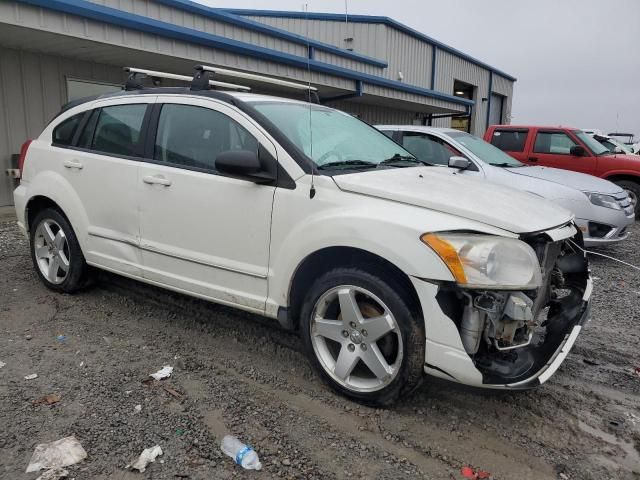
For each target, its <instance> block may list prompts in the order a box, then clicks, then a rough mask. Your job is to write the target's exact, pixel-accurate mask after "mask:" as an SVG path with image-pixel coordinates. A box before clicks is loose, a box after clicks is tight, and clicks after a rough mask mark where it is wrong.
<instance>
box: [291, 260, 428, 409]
mask: <svg viewBox="0 0 640 480" xmlns="http://www.w3.org/2000/svg"><path fill="white" fill-rule="evenodd" d="M384 278H385V279H383V278H382V276H379V275H376V274H372V273H369V272H367V271H364V270H361V269H359V268H337V269H335V270H331V271H329V272H327V273H325V274H324V275H322V276H320V277H319V278H318V279H317V280H316V281H315V282H314V283H313V285H312V286H311V288H310V290H309V293H308V294H307V296H306V298H305V300H304V303H303V305H302V308H301V325H300V328H301V333H302V338H303V342H304V345H305V349H306V351H307V355H308V356H309V358H310V361H311V363H312V365H313V367H314V368H315V369H316V370H317V371H318V373H319V375H320V376H321V377H322V379H323V380H324V381H325V382H327V383H328V384H329V386H331V388H333V389H334V390H335V391H337V392H338V393H340V394H343V395H345V396H347V397H350V398H353V399H354V400H357V401H359V402H362V403H364V404H367V405H372V406H389V405H391V404H392V403H394V402H395V401H396V400H398V399H399V398H400V397H401V396H404V395H407V394H408V393H410V392H411V391H413V390H414V389H415V388H416V387H417V386H418V385H419V384H420V382H421V381H422V378H423V369H424V358H425V332H424V321H423V320H422V318H420V315H419V314H417V309H416V308H415V306H414V305H412V301H411V300H410V298H411V297H410V295H409V294H408V292H405V291H403V288H402V283H401V282H395V281H393V275H384Z"/></svg>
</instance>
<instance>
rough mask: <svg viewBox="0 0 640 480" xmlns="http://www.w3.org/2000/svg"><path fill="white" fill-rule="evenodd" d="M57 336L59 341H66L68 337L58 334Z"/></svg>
mask: <svg viewBox="0 0 640 480" xmlns="http://www.w3.org/2000/svg"><path fill="white" fill-rule="evenodd" d="M56 338H57V339H58V341H59V342H64V341H65V340H66V339H67V337H66V336H65V335H58V336H57V337H56Z"/></svg>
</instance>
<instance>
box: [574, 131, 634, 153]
mask: <svg viewBox="0 0 640 480" xmlns="http://www.w3.org/2000/svg"><path fill="white" fill-rule="evenodd" d="M585 133H587V132H585ZM591 136H592V137H593V138H595V139H596V140H597V141H598V142H600V143H601V144H602V145H604V146H605V147H607V150H609V151H610V152H611V153H623V154H625V155H635V154H637V151H636V149H635V146H634V145H627V144H626V143H623V142H621V141H620V140H618V139H617V138H614V137H610V136H608V135H601V134H598V133H594V134H592V135H591Z"/></svg>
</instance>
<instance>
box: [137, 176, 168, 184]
mask: <svg viewBox="0 0 640 480" xmlns="http://www.w3.org/2000/svg"><path fill="white" fill-rule="evenodd" d="M142 181H143V182H144V183H147V184H149V185H164V186H165V187H169V186H171V180H169V179H168V178H167V177H165V176H163V175H145V176H144V177H142Z"/></svg>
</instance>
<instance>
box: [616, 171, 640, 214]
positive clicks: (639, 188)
mask: <svg viewBox="0 0 640 480" xmlns="http://www.w3.org/2000/svg"><path fill="white" fill-rule="evenodd" d="M614 183H615V184H616V185H618V186H619V187H620V188H622V189H623V190H624V191H626V192H627V193H628V194H629V197H630V198H631V204H632V205H633V209H634V211H635V213H636V218H638V217H640V202H638V199H640V183H636V182H634V181H632V180H618V181H617V182H614Z"/></svg>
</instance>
